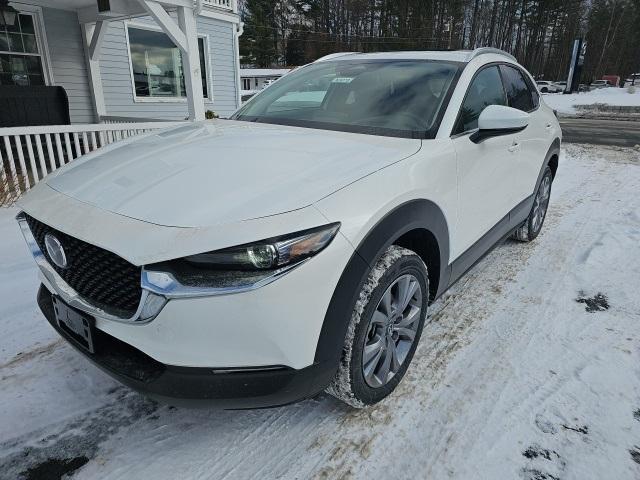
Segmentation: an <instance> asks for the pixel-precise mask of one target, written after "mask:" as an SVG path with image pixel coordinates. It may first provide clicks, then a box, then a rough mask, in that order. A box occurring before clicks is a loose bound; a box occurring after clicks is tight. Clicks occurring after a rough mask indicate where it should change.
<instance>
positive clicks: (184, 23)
mask: <svg viewBox="0 0 640 480" xmlns="http://www.w3.org/2000/svg"><path fill="white" fill-rule="evenodd" d="M178 25H179V26H180V30H182V33H184V36H185V37H186V45H185V47H186V49H185V48H181V50H182V70H183V73H184V85H185V89H186V91H187V104H188V105H189V119H190V120H204V98H203V96H202V76H201V73H200V53H199V49H198V33H197V25H196V17H195V15H194V11H193V8H192V7H178Z"/></svg>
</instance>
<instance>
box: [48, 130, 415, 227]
mask: <svg viewBox="0 0 640 480" xmlns="http://www.w3.org/2000/svg"><path fill="white" fill-rule="evenodd" d="M420 145H421V141H420V140H415V139H402V138H392V137H381V136H373V135H362V134H354V133H345V132H333V131H327V130H317V129H307V128H298V127H284V126H277V125H267V124H260V123H248V122H237V121H230V120H216V121H207V122H197V123H191V124H187V125H183V126H179V127H174V128H171V129H168V130H163V131H158V132H155V133H153V134H149V135H145V136H142V137H138V138H134V139H129V140H126V141H123V142H120V143H118V144H114V145H112V146H109V147H106V148H104V149H101V150H98V151H96V152H94V153H91V154H89V155H86V156H85V157H82V158H80V159H78V160H76V161H74V162H72V163H71V164H69V165H67V166H65V167H63V168H62V169H59V170H58V171H56V172H54V173H53V174H52V175H50V176H49V177H48V178H47V180H46V183H47V185H49V186H50V187H51V188H53V189H55V190H57V191H58V192H60V193H62V194H64V195H67V196H70V197H72V198H74V199H76V200H78V201H81V202H84V203H87V204H90V205H93V206H95V207H98V208H100V209H104V210H107V211H109V212H113V213H117V214H120V215H124V216H127V217H131V218H134V219H137V220H142V221H146V222H150V223H154V224H158V225H166V226H176V227H202V226H212V225H218V224H223V223H228V222H235V221H242V220H250V219H255V218H261V217H266V216H270V215H276V214H279V213H284V212H288V211H292V210H296V209H300V208H303V207H305V206H308V205H311V204H313V203H314V202H316V201H317V200H320V199H321V198H323V197H326V196H327V195H330V194H331V193H333V192H335V191H337V190H339V189H341V188H343V187H345V186H346V185H349V184H350V183H353V182H355V181H357V180H358V179H360V178H362V177H364V176H366V175H368V174H371V173H373V172H375V171H376V170H379V169H381V168H384V167H385V166H388V165H390V164H392V163H394V162H397V161H400V160H402V159H404V158H406V157H408V156H411V155H413V154H414V153H416V152H417V151H418V150H419V149H420Z"/></svg>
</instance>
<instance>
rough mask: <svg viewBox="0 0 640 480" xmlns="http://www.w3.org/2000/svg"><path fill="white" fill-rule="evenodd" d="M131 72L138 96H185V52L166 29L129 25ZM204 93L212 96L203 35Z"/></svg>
mask: <svg viewBox="0 0 640 480" xmlns="http://www.w3.org/2000/svg"><path fill="white" fill-rule="evenodd" d="M128 35H129V53H130V58H131V71H132V73H133V83H134V86H135V95H136V97H142V98H158V99H160V98H180V97H186V90H185V85H184V72H183V68H182V54H181V52H180V49H179V48H178V47H177V46H176V45H175V44H174V43H173V42H172V41H171V39H170V38H169V37H168V36H167V35H166V34H165V33H163V32H158V31H155V30H147V29H144V28H135V27H131V26H129V27H128ZM198 51H199V54H200V75H201V78H202V96H203V97H205V98H208V97H209V93H208V88H207V83H208V82H207V61H206V46H205V39H204V37H199V38H198Z"/></svg>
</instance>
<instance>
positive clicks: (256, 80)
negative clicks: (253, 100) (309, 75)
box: [240, 68, 291, 93]
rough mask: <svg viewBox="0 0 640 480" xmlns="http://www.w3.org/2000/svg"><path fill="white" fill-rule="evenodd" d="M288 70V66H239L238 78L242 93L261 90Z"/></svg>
mask: <svg viewBox="0 0 640 480" xmlns="http://www.w3.org/2000/svg"><path fill="white" fill-rule="evenodd" d="M290 71H291V69H290V68H241V69H240V80H241V82H242V90H243V93H244V92H247V93H249V92H255V91H258V90H262V89H263V88H264V87H266V86H267V85H269V84H270V83H271V82H273V81H275V80H277V79H279V78H280V77H282V76H283V75H285V74H287V73H289V72H290Z"/></svg>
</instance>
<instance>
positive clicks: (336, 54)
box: [313, 52, 360, 63]
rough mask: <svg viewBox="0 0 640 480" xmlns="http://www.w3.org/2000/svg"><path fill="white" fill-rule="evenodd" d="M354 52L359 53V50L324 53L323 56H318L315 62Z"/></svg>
mask: <svg viewBox="0 0 640 480" xmlns="http://www.w3.org/2000/svg"><path fill="white" fill-rule="evenodd" d="M355 53H360V52H337V53H330V54H329V55H325V56H324V57H320V58H319V59H317V60H316V61H315V62H313V63H316V62H324V61H325V60H332V59H334V58H336V57H342V56H343V55H353V54H355Z"/></svg>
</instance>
